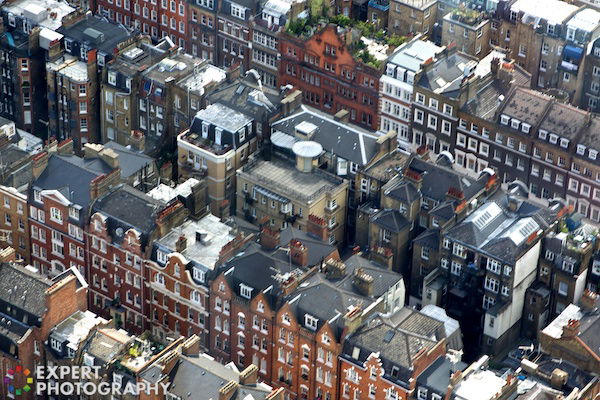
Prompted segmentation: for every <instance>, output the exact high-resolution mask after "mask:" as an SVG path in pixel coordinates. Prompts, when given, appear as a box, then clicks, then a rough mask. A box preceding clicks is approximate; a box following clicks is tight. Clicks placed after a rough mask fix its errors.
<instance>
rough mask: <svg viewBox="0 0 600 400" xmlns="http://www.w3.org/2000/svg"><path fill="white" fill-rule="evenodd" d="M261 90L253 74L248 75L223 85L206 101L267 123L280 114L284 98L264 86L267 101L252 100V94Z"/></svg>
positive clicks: (208, 96)
mask: <svg viewBox="0 0 600 400" xmlns="http://www.w3.org/2000/svg"><path fill="white" fill-rule="evenodd" d="M259 88H260V87H259V85H258V82H257V80H256V78H255V76H254V75H253V74H252V73H246V75H245V76H244V77H242V78H240V79H238V80H236V81H235V82H232V83H226V82H223V83H221V84H220V85H219V87H218V88H217V89H216V90H215V91H213V92H211V93H210V94H208V95H207V97H206V99H207V102H208V103H209V104H214V103H221V104H224V105H226V106H227V107H229V108H232V109H234V110H236V111H238V112H241V113H242V114H245V115H246V116H248V117H250V118H252V119H254V120H255V121H267V120H268V119H270V118H272V117H273V116H275V115H276V114H277V113H279V109H280V107H281V100H282V99H283V98H284V96H283V95H282V94H281V93H279V92H278V91H277V90H273V89H269V88H266V87H264V86H263V87H262V93H263V94H264V96H265V97H266V100H267V101H264V102H263V101H255V100H253V99H252V93H255V91H256V90H258V89H259Z"/></svg>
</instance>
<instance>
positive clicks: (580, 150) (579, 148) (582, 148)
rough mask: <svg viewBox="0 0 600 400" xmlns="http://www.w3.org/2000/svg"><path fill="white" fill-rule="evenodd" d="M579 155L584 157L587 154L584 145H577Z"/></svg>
mask: <svg viewBox="0 0 600 400" xmlns="http://www.w3.org/2000/svg"><path fill="white" fill-rule="evenodd" d="M577 154H579V155H584V154H585V146H584V145H582V144H578V145H577Z"/></svg>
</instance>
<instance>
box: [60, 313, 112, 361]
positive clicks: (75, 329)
mask: <svg viewBox="0 0 600 400" xmlns="http://www.w3.org/2000/svg"><path fill="white" fill-rule="evenodd" d="M106 323H108V321H107V320H105V319H104V318H101V317H99V316H97V315H96V314H94V313H93V312H91V311H77V312H75V313H74V314H71V315H70V316H69V317H68V318H67V319H65V320H64V321H62V322H61V323H59V324H58V325H56V326H55V327H54V329H53V330H52V331H51V332H50V335H51V336H52V337H53V338H54V339H56V340H58V341H59V342H67V347H69V348H70V349H72V350H73V351H77V349H78V348H79V343H81V341H82V340H84V339H85V338H86V337H87V336H88V335H89V333H90V331H91V330H92V329H93V328H94V327H95V326H98V325H104V324H106Z"/></svg>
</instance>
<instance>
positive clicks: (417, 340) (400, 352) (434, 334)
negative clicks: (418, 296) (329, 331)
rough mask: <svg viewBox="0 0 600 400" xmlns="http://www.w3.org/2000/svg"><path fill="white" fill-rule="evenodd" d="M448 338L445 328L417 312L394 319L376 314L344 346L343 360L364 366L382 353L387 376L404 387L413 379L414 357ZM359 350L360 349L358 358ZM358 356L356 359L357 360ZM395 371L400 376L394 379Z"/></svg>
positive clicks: (402, 312)
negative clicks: (394, 368)
mask: <svg viewBox="0 0 600 400" xmlns="http://www.w3.org/2000/svg"><path fill="white" fill-rule="evenodd" d="M443 338H444V324H443V323H442V322H440V321H437V320H435V319H433V318H431V317H428V316H426V315H424V314H421V313H419V312H417V311H413V310H410V309H406V308H403V309H401V310H400V311H399V312H398V313H396V314H394V315H392V316H391V317H386V316H382V315H379V314H375V315H374V316H372V317H371V318H370V319H369V320H367V321H366V323H365V324H363V326H361V327H360V328H359V329H358V330H357V331H356V332H354V333H353V334H352V335H350V336H349V337H348V338H347V339H346V341H345V343H344V346H343V351H342V357H344V358H345V359H346V360H348V361H351V362H353V363H355V364H359V365H361V366H362V365H364V362H365V361H366V360H367V359H368V358H369V356H370V355H371V354H372V353H379V357H380V359H381V361H382V364H383V365H382V367H383V369H384V376H385V377H386V378H387V379H389V380H391V381H393V382H396V383H398V384H400V385H401V386H403V387H408V385H409V379H410V378H411V377H412V367H413V364H412V360H413V357H414V356H415V355H416V354H417V353H418V352H419V351H421V350H422V349H423V348H431V347H433V346H435V345H436V343H438V341H439V340H441V339H443ZM355 348H358V349H359V352H358V354H356V352H355ZM355 356H356V357H355ZM392 367H397V368H398V369H399V372H398V374H397V375H396V376H393V375H392Z"/></svg>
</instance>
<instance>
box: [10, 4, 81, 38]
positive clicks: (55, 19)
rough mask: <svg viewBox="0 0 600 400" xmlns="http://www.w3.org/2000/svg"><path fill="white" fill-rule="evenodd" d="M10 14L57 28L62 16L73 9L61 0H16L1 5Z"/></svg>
mask: <svg viewBox="0 0 600 400" xmlns="http://www.w3.org/2000/svg"><path fill="white" fill-rule="evenodd" d="M2 8H3V9H4V10H5V11H6V12H8V13H11V14H14V15H17V16H21V17H25V18H28V19H29V20H31V21H32V22H33V23H34V24H36V25H39V26H41V27H44V28H48V29H51V30H53V31H55V30H57V29H58V28H59V27H60V26H61V25H62V19H63V17H64V16H66V15H68V14H70V13H72V12H73V11H75V8H73V7H71V6H70V5H69V4H68V3H67V2H66V1H62V0H16V1H12V2H10V3H6V4H3V5H2Z"/></svg>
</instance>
